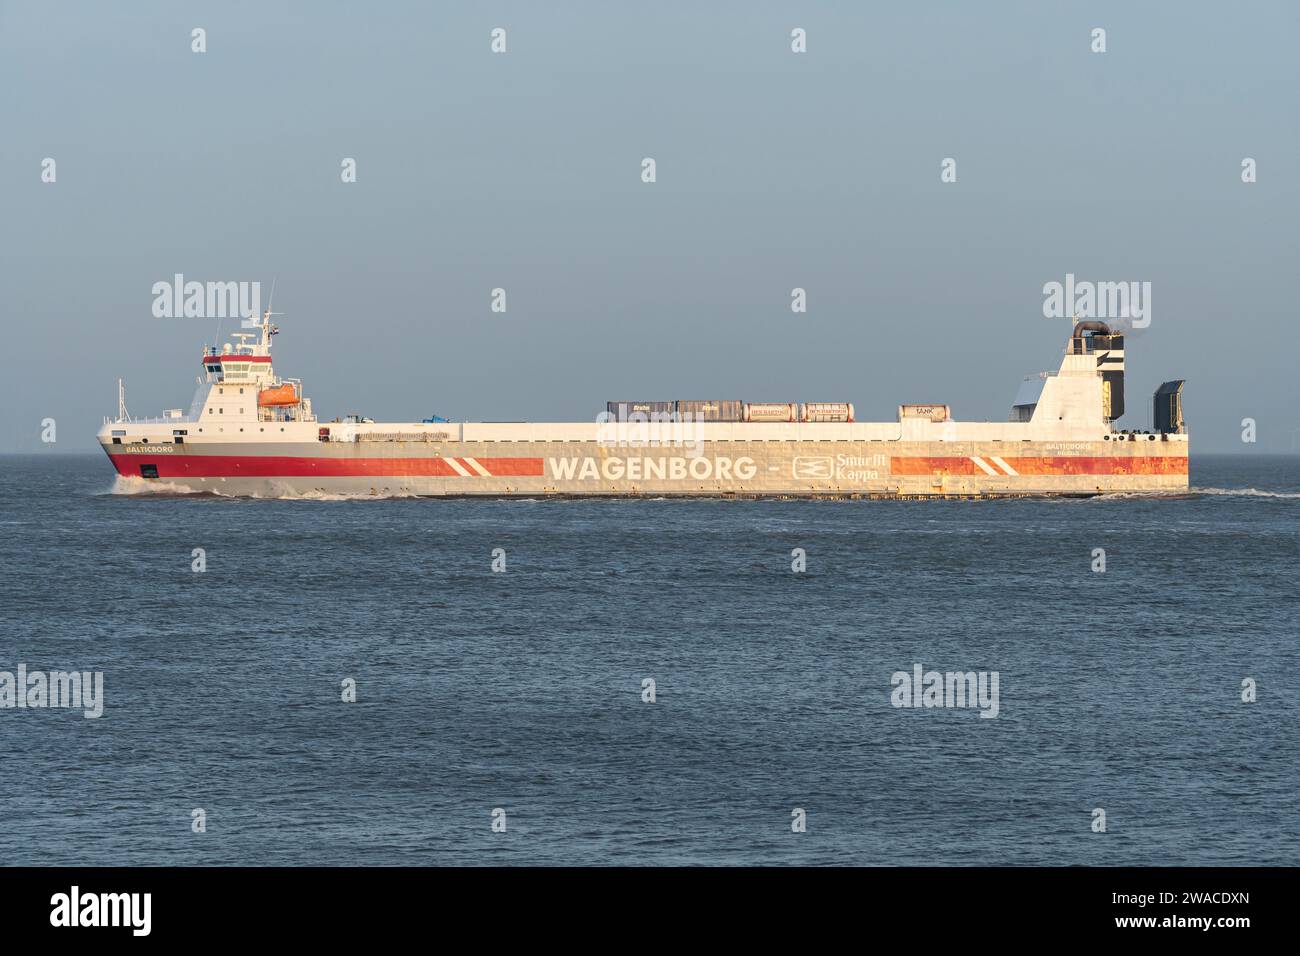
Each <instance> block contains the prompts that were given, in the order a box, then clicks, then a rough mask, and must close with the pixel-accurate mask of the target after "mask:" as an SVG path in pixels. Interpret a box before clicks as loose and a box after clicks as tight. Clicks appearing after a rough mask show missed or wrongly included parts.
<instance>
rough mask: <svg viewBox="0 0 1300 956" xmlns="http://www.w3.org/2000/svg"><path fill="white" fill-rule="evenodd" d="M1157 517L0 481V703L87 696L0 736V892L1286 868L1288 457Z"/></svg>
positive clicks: (1168, 503)
mask: <svg viewBox="0 0 1300 956" xmlns="http://www.w3.org/2000/svg"><path fill="white" fill-rule="evenodd" d="M1192 484H1193V486H1194V487H1195V488H1197V489H1202V491H1201V493H1197V494H1193V495H1191V496H1188V497H1184V498H1143V497H1111V498H1102V499H1093V500H1060V501H1057V500H1010V501H975V502H971V501H954V502H889V501H843V502H833V501H826V502H815V501H814V502H798V501H665V500H646V501H590V500H583V501H492V500H482V501H464V500H458V501H437V500H416V499H388V500H355V501H348V500H339V501H302V500H238V499H223V498H214V497H205V496H177V497H159V496H153V497H130V496H124V495H120V494H112V493H111V489H112V485H113V481H112V477H111V471H110V468H109V466H108V464H107V462H105V461H104V460H103V459H102V458H95V457H88V456H87V457H78V456H59V457H53V456H51V457H31V458H4V459H0V595H2V596H3V608H4V616H3V624H2V626H0V670H8V671H14V670H16V668H17V665H18V664H19V663H20V662H21V663H25V664H26V665H27V667H28V668H29V669H30V670H63V669H76V670H85V671H96V670H98V671H102V672H103V674H104V693H105V698H106V701H105V706H104V714H103V716H102V717H101V718H99V719H97V720H88V719H85V718H84V717H83V716H82V715H81V712H80V710H76V711H69V710H56V709H24V710H18V709H4V710H0V863H5V864H32V863H35V864H41V863H51V864H53V863H59V864H75V863H98V864H144V863H178V864H189V863H204V864H236V863H243V864H304V863H320V864H349V863H358V864H379V863H384V864H404V863H409V864H468V863H520V864H522V863H540V864H564V863H579V864H583V863H633V864H636V863H647V864H650V863H710V864H713V863H717V864H736V863H763V864H786V863H805V864H806V863H853V864H973V863H1007V864H1030V863H1032V864H1059V863H1086V864H1263V863H1295V862H1296V861H1297V859H1298V858H1300V812H1297V811H1300V800H1298V799H1297V790H1298V789H1300V756H1298V753H1300V741H1298V739H1297V733H1296V731H1297V727H1298V726H1300V722H1298V721H1297V719H1296V701H1297V698H1298V697H1300V679H1298V678H1300V649H1298V647H1300V572H1298V571H1297V567H1298V564H1300V520H1298V519H1300V459H1298V458H1294V457H1290V458H1283V457H1275V458H1265V457H1256V458H1194V459H1193V470H1192ZM194 548H204V549H206V556H207V570H206V571H205V572H204V573H194V572H193V571H192V570H191V561H192V558H191V552H192V550H193V549H194ZM496 548H503V549H505V552H506V561H507V570H506V572H505V573H494V572H493V571H492V570H491V563H492V552H493V549H496ZM795 548H802V549H804V550H805V551H806V553H807V562H808V563H807V571H806V573H802V574H796V573H793V572H792V571H791V561H792V558H791V551H792V549H795ZM1094 548H1104V549H1105V551H1106V561H1107V570H1106V571H1105V573H1094V572H1093V571H1092V570H1091V569H1090V566H1091V564H1092V562H1093V558H1092V551H1093V549H1094ZM917 663H919V664H921V665H922V666H923V667H924V668H925V669H927V670H929V669H932V668H933V669H937V670H941V671H947V670H961V671H966V670H989V671H993V670H996V671H997V672H998V673H999V707H1000V713H999V716H998V717H997V718H996V719H981V718H980V717H979V716H978V711H977V710H974V709H966V710H958V709H928V710H927V709H920V710H907V709H897V708H895V707H893V706H891V703H890V692H891V690H892V687H891V675H892V674H893V673H894V672H895V671H899V670H904V671H909V672H910V671H911V670H912V668H913V665H914V664H917ZM345 678H353V679H355V680H356V682H357V701H356V702H355V703H344V702H343V701H342V700H341V682H342V681H343V680H344V679H345ZM645 678H652V679H653V680H654V681H655V682H656V691H657V700H656V702H655V703H644V702H643V701H642V681H643V679H645ZM1246 678H1253V679H1254V680H1255V681H1256V682H1257V685H1258V701H1257V702H1255V703H1243V702H1242V700H1241V695H1242V681H1243V680H1244V679H1246ZM195 808H203V809H204V810H205V811H206V815H207V832H206V833H194V832H192V829H191V811H192V810H194V809H195ZM494 808H503V809H504V810H505V812H506V821H507V829H506V832H505V833H494V832H493V831H492V829H491V821H492V816H491V814H492V811H493V809H494ZM794 808H803V809H804V810H806V813H807V832H806V833H794V832H792V830H791V825H790V824H791V819H792V818H791V811H792V810H793V809H794ZM1094 808H1103V809H1104V810H1105V812H1106V817H1107V832H1106V833H1094V832H1092V820H1093V810H1094Z"/></svg>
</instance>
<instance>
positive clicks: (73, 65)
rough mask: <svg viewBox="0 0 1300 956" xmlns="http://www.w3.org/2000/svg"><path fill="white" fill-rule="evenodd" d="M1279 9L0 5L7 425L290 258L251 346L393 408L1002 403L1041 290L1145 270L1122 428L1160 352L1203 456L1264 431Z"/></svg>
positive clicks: (1283, 62) (976, 408) (1280, 186)
mask: <svg viewBox="0 0 1300 956" xmlns="http://www.w3.org/2000/svg"><path fill="white" fill-rule="evenodd" d="M1298 11H1300V8H1297V7H1296V6H1295V5H1292V4H1286V3H1249V2H1247V3H1241V4H1234V5H1231V6H1223V5H1210V4H1196V3H1190V4H1187V3H1185V4H1175V3H1144V4H1123V3H1115V4H1106V3H1087V4H1083V3H1079V4H1071V3H1036V2H1034V3H991V4H957V3H953V4H941V3H922V4H892V5H888V6H886V5H877V4H863V3H847V2H845V3H708V4H697V3H672V2H668V3H660V4H651V5H633V4H615V3H596V2H573V0H566V2H563V3H560V2H556V3H536V2H533V3H517V4H505V3H469V2H465V3H445V4H414V3H412V4H406V3H375V4H371V5H356V4H345V3H305V2H303V3H290V2H271V3H220V4H217V3H212V4H206V3H179V4H178V3H163V2H158V3H148V2H145V3H131V4H114V5H103V4H91V3H66V4H58V5H51V4H43V3H34V2H31V3H29V2H13V0H0V90H3V91H4V92H3V94H2V95H3V99H0V110H2V112H0V115H2V116H3V136H2V137H0V218H2V221H3V226H2V227H0V279H2V285H0V288H3V291H4V293H5V295H4V307H3V308H4V319H5V321H4V325H5V332H4V334H5V337H6V344H7V348H6V349H5V352H6V357H7V362H6V366H7V368H6V374H5V376H4V377H3V379H0V382H2V384H0V397H2V398H3V400H4V402H5V407H6V412H7V413H6V414H5V416H4V417H3V420H2V422H0V451H38V450H42V449H46V448H47V447H48V446H43V445H42V444H41V442H40V427H41V426H40V423H41V420H42V419H44V418H47V417H52V418H54V419H55V420H56V421H57V423H58V437H59V441H58V443H57V446H56V449H55V450H58V451H78V450H88V449H92V448H93V447H94V446H93V434H94V431H95V429H96V428H97V426H98V424H99V422H100V420H101V418H102V416H103V415H105V414H108V413H110V412H112V411H113V410H114V409H115V407H116V379H117V377H118V376H119V375H121V376H123V377H124V378H125V379H126V381H127V390H128V404H129V406H130V408H131V410H132V412H133V413H135V414H137V415H143V414H157V413H158V412H159V411H161V409H163V408H165V407H177V406H188V402H189V398H190V395H191V393H192V390H193V382H194V376H195V375H196V374H197V372H198V362H197V358H198V354H199V350H200V348H201V346H202V344H203V343H204V342H205V341H211V340H212V337H213V334H214V331H215V329H216V323H215V322H213V321H210V320H199V319H179V318H178V319H158V318H155V317H154V316H153V315H152V313H151V305H152V301H153V296H152V293H151V289H152V286H153V284H154V283H155V282H157V281H160V280H169V279H170V278H171V276H172V275H173V274H174V273H177V272H180V273H183V274H184V275H185V276H186V277H187V278H191V279H198V280H201V281H202V280H214V281H217V280H222V281H224V280H246V281H251V280H260V281H262V282H263V286H264V289H269V286H270V283H271V280H272V278H273V277H278V283H277V290H276V299H275V305H276V309H277V311H283V312H285V313H286V315H285V316H284V317H283V318H281V319H280V320H279V323H280V326H281V328H282V329H283V334H282V335H281V336H279V338H278V340H277V344H276V352H277V363H276V364H277V370H278V371H279V372H280V373H281V374H284V375H293V376H298V377H302V378H304V379H305V381H306V391H307V394H308V395H310V396H311V397H312V398H313V400H314V402H315V405H316V410H317V412H318V414H320V415H321V416H322V417H324V418H330V417H333V416H335V415H338V414H344V413H347V412H352V411H359V412H362V413H364V414H367V415H369V416H371V417H373V418H376V419H389V420H409V419H419V418H422V417H425V416H427V415H429V414H431V413H433V412H437V413H439V414H442V415H444V416H448V417H452V418H463V419H467V420H558V421H588V420H591V419H593V418H594V416H595V415H596V414H597V413H598V412H599V411H601V410H602V409H603V408H604V404H605V402H606V401H607V400H610V399H637V400H647V399H673V398H706V397H709V398H712V397H718V398H738V399H744V400H747V401H785V400H789V401H800V400H810V401H815V400H825V401H835V400H847V401H852V402H854V403H855V405H856V406H857V409H858V417H859V419H862V420H877V419H892V418H893V417H894V415H895V411H896V408H895V406H897V405H898V404H899V403H902V402H947V403H949V404H951V405H952V406H953V408H954V412H955V414H956V415H957V416H958V417H961V418H967V419H995V420H1001V419H1004V418H1005V417H1006V415H1007V411H1008V408H1009V406H1010V403H1011V399H1012V397H1013V396H1014V394H1015V392H1016V388H1017V385H1018V383H1019V380H1020V379H1021V377H1022V376H1023V375H1024V374H1025V373H1027V372H1031V371H1036V370H1039V369H1047V368H1055V366H1056V365H1057V364H1058V362H1059V356H1060V352H1061V348H1062V347H1063V345H1064V340H1065V337H1066V334H1067V332H1068V323H1067V322H1066V321H1065V320H1049V319H1046V318H1044V316H1043V314H1042V304H1043V294H1042V287H1043V285H1044V283H1047V282H1051V281H1062V280H1063V279H1064V277H1065V275H1066V273H1073V274H1075V275H1076V276H1077V277H1078V278H1080V279H1092V280H1098V281H1122V280H1123V281H1127V280H1137V281H1149V282H1151V283H1152V289H1153V292H1152V300H1153V301H1152V322H1151V325H1150V327H1149V328H1147V329H1144V330H1141V331H1139V332H1135V333H1134V334H1133V335H1132V336H1131V337H1130V339H1129V356H1128V361H1129V369H1130V372H1129V389H1130V391H1129V408H1130V413H1129V415H1128V416H1127V417H1126V419H1125V420H1124V421H1122V422H1121V423H1120V424H1121V425H1124V426H1128V427H1146V426H1147V423H1148V422H1147V416H1148V414H1149V404H1150V394H1151V392H1152V391H1153V389H1154V388H1155V386H1156V385H1157V384H1159V383H1160V382H1161V381H1163V380H1165V379H1168V378H1175V377H1181V378H1186V379H1188V386H1187V391H1186V409H1187V414H1188V418H1189V422H1190V427H1191V432H1192V437H1193V449H1194V451H1195V450H1199V451H1228V452H1233V451H1238V452H1250V453H1262V452H1268V451H1290V450H1292V448H1293V442H1294V441H1295V440H1296V437H1297V436H1300V415H1297V414H1296V406H1297V399H1298V398H1300V396H1298V395H1297V386H1296V381H1295V367H1296V365H1297V359H1296V356H1297V354H1300V335H1298V334H1297V331H1296V303H1295V295H1294V294H1293V292H1292V290H1291V285H1292V282H1293V279H1292V276H1293V275H1294V273H1295V272H1296V262H1297V245H1298V241H1297V228H1298V227H1297V223H1298V222H1300V217H1298V216H1297V213H1298V212H1300V189H1298V187H1297V180H1298V178H1300V124H1298V123H1297V116H1298V115H1300V110H1298V109H1297V106H1298V105H1300V104H1298V103H1297V99H1298V98H1300V75H1298V74H1300V66H1298V65H1297V64H1298V63H1300V60H1298V59H1297V58H1296V56H1295V55H1294V45H1295V42H1296V37H1297V33H1298V32H1300V31H1298V30H1297V27H1298V26H1300V12H1298ZM194 27H203V28H204V29H206V31H207V44H208V51H207V52H206V53H203V54H195V53H193V52H191V49H190V44H191V30H192V29H193V28H194ZM494 27H502V28H504V29H506V31H507V42H508V52H507V53H506V54H504V55H500V54H493V53H492V52H491V51H490V49H489V42H490V31H491V30H492V29H493V28H494ZM795 27H801V28H803V29H805V30H806V31H807V35H808V52H807V53H806V54H799V55H796V54H793V53H791V52H790V31H791V29H793V28H795ZM1094 27H1102V28H1104V29H1105V30H1106V31H1107V52H1106V53H1104V54H1096V53H1093V52H1091V50H1090V44H1091V37H1090V33H1091V30H1092V29H1093V28H1094ZM647 156H648V157H653V158H654V159H655V160H656V163H657V182H655V183H653V184H646V183H643V182H642V181H641V178H640V171H641V160H642V158H643V157H647ZM45 157H52V158H54V159H55V160H56V162H57V182H55V183H54V184H49V183H42V182H41V178H40V174H41V161H42V159H43V158H45ZM344 157H353V158H355V159H356V160H357V170H358V181H357V182H356V183H353V184H344V183H342V182H340V176H339V172H340V162H341V160H342V159H343V158H344ZM946 157H952V158H954V159H955V160H956V161H957V173H958V177H957V182H956V183H951V184H945V183H941V182H940V177H939V173H940V163H941V161H942V160H943V159H944V158H946ZM1244 157H1251V158H1253V159H1255V160H1256V162H1257V164H1258V182H1256V183H1252V184H1243V183H1242V182H1241V177H1240V171H1241V161H1242V159H1243V158H1244ZM497 287H501V288H504V289H506V292H507V303H508V311H507V312H506V313H505V314H497V313H493V312H492V311H491V310H490V308H489V304H490V294H491V290H492V289H493V288H497ZM794 287H802V288H805V289H806V290H807V295H808V303H809V309H808V312H807V313H806V314H794V313H792V312H791V310H790V290H791V289H792V288H794ZM225 331H229V323H226V326H225ZM1245 417H1252V418H1255V419H1256V420H1257V422H1258V435H1259V441H1258V444H1256V445H1253V446H1246V445H1243V444H1242V443H1241V441H1240V433H1241V420H1242V419H1243V418H1245Z"/></svg>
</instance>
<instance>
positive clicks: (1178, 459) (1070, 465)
mask: <svg viewBox="0 0 1300 956" xmlns="http://www.w3.org/2000/svg"><path fill="white" fill-rule="evenodd" d="M1002 460H1003V461H1005V462H1006V463H1007V464H1008V465H1010V466H1011V467H1012V468H1014V469H1015V470H1016V471H1017V472H1018V473H1019V474H1020V475H1185V474H1187V456H1186V455H1114V456H1107V457H1090V456H1085V455H1077V456H1075V455H1070V456H1062V457H1056V458H1013V457H1011V456H1006V457H1005V458H1003V459H1002ZM984 461H986V462H991V459H990V458H987V457H986V458H984ZM892 462H893V464H892V470H891V474H894V475H933V474H934V473H935V472H936V471H938V472H945V473H947V474H949V475H979V476H981V477H984V478H991V477H993V475H990V474H989V473H988V472H987V471H985V470H983V469H982V468H980V467H979V465H977V464H976V463H975V462H974V461H973V460H972V459H971V458H969V457H966V458H957V457H951V458H894V459H892ZM990 467H992V468H993V470H994V471H997V472H998V475H997V477H999V478H1005V477H1011V476H1009V475H1004V474H1002V473H1001V470H1000V469H999V468H997V466H996V464H991V465H990Z"/></svg>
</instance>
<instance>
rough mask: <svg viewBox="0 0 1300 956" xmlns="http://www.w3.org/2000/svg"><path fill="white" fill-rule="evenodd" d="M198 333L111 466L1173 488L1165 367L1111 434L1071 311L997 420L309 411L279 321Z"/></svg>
mask: <svg viewBox="0 0 1300 956" xmlns="http://www.w3.org/2000/svg"><path fill="white" fill-rule="evenodd" d="M270 318H271V313H270V312H269V311H268V312H267V313H265V314H264V315H263V316H262V318H261V320H260V322H258V321H252V322H250V323H249V324H251V325H252V326H253V327H254V329H255V331H251V332H249V331H245V332H238V333H235V335H234V336H233V339H234V341H232V342H231V343H228V344H226V345H225V346H224V347H222V348H220V349H218V348H216V347H206V348H205V349H204V351H203V354H202V367H203V375H202V376H201V378H200V382H199V385H198V389H197V391H196V392H195V395H194V400H193V402H192V403H191V405H190V409H189V411H188V413H186V412H182V411H181V410H180V409H173V410H171V411H168V412H166V413H164V415H163V416H162V417H161V418H153V419H132V418H131V417H130V416H129V415H127V414H126V412H125V409H124V408H123V407H122V406H121V403H120V402H119V414H118V416H117V417H116V419H114V420H107V419H106V420H105V423H104V426H103V428H102V429H101V430H100V432H99V435H98V438H99V441H100V444H101V445H102V446H103V448H104V450H105V452H106V453H107V454H108V456H109V459H110V460H111V461H112V462H113V465H114V467H115V468H116V469H117V472H118V474H119V475H121V476H123V477H125V478H130V479H137V480H143V483H144V485H145V486H148V485H154V484H156V485H157V486H159V487H174V488H176V489H177V490H188V491H209V492H213V493H218V494H226V495H261V496H280V495H294V494H311V493H324V494H331V493H334V494H349V495H354V494H374V495H428V496H471V495H487V496H493V497H509V496H520V497H538V496H545V495H575V496H576V495H614V496H637V495H647V496H672V495H681V496H804V497H836V496H867V497H984V496H1004V495H1095V494H1103V493H1114V492H1177V491H1184V490H1186V488H1187V485H1188V472H1187V450H1188V435H1187V429H1186V427H1185V425H1184V423H1183V419H1182V401H1181V393H1182V385H1183V383H1182V382H1181V381H1172V382H1166V383H1164V384H1163V385H1161V386H1160V389H1159V390H1157V392H1156V395H1155V397H1154V416H1153V421H1154V423H1155V428H1154V430H1153V431H1151V432H1146V433H1141V432H1136V431H1119V430H1116V428H1115V425H1114V423H1115V420H1116V419H1118V418H1119V417H1120V416H1121V415H1123V413H1124V407H1125V403H1124V336H1123V335H1122V334H1121V333H1119V332H1118V331H1115V330H1112V329H1111V328H1110V327H1108V326H1107V325H1105V324H1104V323H1101V322H1080V323H1076V325H1075V326H1074V329H1073V331H1072V334H1071V336H1070V339H1069V341H1068V343H1067V345H1066V350H1065V354H1064V356H1063V358H1062V361H1061V364H1060V367H1059V368H1058V369H1057V370H1056V371H1055V372H1044V373H1040V374H1038V375H1034V376H1030V377H1029V378H1027V379H1026V380H1025V382H1024V383H1023V384H1022V386H1021V389H1020V391H1019V392H1018V393H1017V395H1016V397H1015V399H1014V401H1013V404H1012V409H1011V415H1010V420H1009V421H1005V422H961V421H956V420H954V419H953V418H952V415H951V411H950V409H949V407H948V406H947V405H944V404H909V405H901V406H899V408H898V417H897V419H896V420H895V421H891V422H858V421H855V420H854V408H853V405H852V404H850V403H847V402H804V403H796V402H753V403H746V402H740V401H733V400H717V401H713V400H701V401H696V400H691V401H680V402H611V403H609V405H608V407H607V409H606V410H605V411H604V412H602V413H601V414H600V415H598V416H597V417H596V419H595V420H594V421H592V422H572V423H565V422H553V423H542V422H538V423H515V422H449V421H443V420H440V419H437V418H436V417H435V418H431V419H427V420H424V421H420V422H396V423H377V422H374V421H371V420H370V419H367V418H365V417H363V416H360V415H349V416H347V417H345V418H338V419H335V420H334V421H331V422H318V421H317V419H316V416H315V415H314V414H313V412H312V407H311V400H310V399H308V398H307V397H306V396H305V395H304V394H303V388H302V382H301V381H299V380H297V379H288V378H285V379H281V378H279V377H278V376H277V375H276V374H275V371H274V368H273V365H272V361H271V345H272V339H273V336H275V335H276V333H277V332H278V331H279V330H278V329H277V328H276V327H275V326H274V325H272V324H271V321H270Z"/></svg>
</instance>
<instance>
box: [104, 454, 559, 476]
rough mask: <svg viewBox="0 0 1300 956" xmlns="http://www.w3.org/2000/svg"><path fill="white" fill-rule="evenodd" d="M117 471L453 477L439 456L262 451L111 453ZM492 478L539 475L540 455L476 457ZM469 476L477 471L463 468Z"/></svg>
mask: <svg viewBox="0 0 1300 956" xmlns="http://www.w3.org/2000/svg"><path fill="white" fill-rule="evenodd" d="M112 458H113V466H114V467H115V468H117V471H118V474H122V475H139V474H140V465H142V464H148V465H153V466H155V467H156V468H157V469H158V477H159V478H307V477H315V476H319V477H321V478H350V477H360V476H367V477H368V476H376V477H385V478H430V477H431V478H458V477H463V476H462V475H461V474H460V472H458V471H456V470H455V469H454V468H452V466H451V465H450V464H448V463H447V462H446V461H445V460H444V459H442V458H282V457H278V456H270V455H267V456H262V455H113V456H112ZM475 461H477V462H478V463H479V464H480V465H482V466H483V467H484V469H486V470H487V472H488V474H489V475H491V476H492V477H493V478H510V477H524V476H527V477H541V476H542V474H544V472H543V470H542V459H540V458H476V459H475ZM465 470H466V471H468V472H469V476H470V477H471V478H480V477H482V476H481V475H479V474H478V472H476V471H474V469H472V468H466V469H465Z"/></svg>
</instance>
